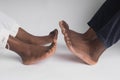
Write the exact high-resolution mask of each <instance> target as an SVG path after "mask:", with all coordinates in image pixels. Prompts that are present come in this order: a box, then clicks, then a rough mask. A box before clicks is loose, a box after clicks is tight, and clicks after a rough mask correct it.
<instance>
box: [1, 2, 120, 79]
mask: <svg viewBox="0 0 120 80" xmlns="http://www.w3.org/2000/svg"><path fill="white" fill-rule="evenodd" d="M104 1H105V0H0V11H3V12H4V13H6V14H7V15H9V16H11V17H12V18H14V19H15V20H16V21H17V22H19V24H20V25H21V27H22V28H24V29H25V30H26V31H28V32H30V33H32V34H34V35H39V36H43V35H48V34H49V32H50V31H52V30H53V29H55V28H57V29H58V31H59V36H58V46H57V50H56V52H55V55H53V56H52V57H50V58H48V59H46V60H43V61H41V62H39V63H38V64H34V65H30V66H26V65H23V64H22V63H21V59H20V57H19V56H18V55H17V54H16V53H14V52H12V51H8V50H2V49H1V50H0V80H120V69H119V68H120V64H119V63H120V53H119V51H120V50H119V47H120V45H119V44H120V43H119V42H118V44H115V45H114V46H112V47H110V48H109V49H107V50H106V51H105V52H104V54H103V55H102V56H101V57H100V59H99V62H98V63H97V64H96V65H93V66H88V65H85V64H82V63H81V61H80V60H79V59H78V58H77V57H75V56H74V55H73V54H72V53H71V52H70V51H69V50H68V48H67V47H66V45H65V42H64V39H63V35H62V34H61V31H60V28H59V25H58V22H59V21H60V20H65V21H67V22H68V24H69V25H70V28H71V29H73V30H75V31H77V32H85V31H86V30H87V29H88V28H89V27H88V25H87V22H88V21H89V20H90V19H91V18H92V16H93V15H94V14H95V12H96V11H97V10H98V9H99V7H100V6H101V5H102V4H103V3H104Z"/></svg>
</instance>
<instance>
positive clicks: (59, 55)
mask: <svg viewBox="0 0 120 80" xmlns="http://www.w3.org/2000/svg"><path fill="white" fill-rule="evenodd" d="M55 57H56V58H57V59H60V60H62V61H68V62H74V63H81V64H85V63H84V62H83V61H82V60H81V59H79V58H78V57H76V56H75V55H73V54H68V53H65V54H63V53H57V54H55Z"/></svg>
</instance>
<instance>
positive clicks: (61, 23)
mask: <svg viewBox="0 0 120 80" xmlns="http://www.w3.org/2000/svg"><path fill="white" fill-rule="evenodd" d="M59 26H60V28H61V30H62V33H63V34H64V32H65V31H66V30H69V26H68V24H67V23H66V22H65V21H63V20H62V21H60V22H59Z"/></svg>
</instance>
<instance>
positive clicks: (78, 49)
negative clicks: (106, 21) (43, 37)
mask: <svg viewBox="0 0 120 80" xmlns="http://www.w3.org/2000/svg"><path fill="white" fill-rule="evenodd" d="M59 25H60V28H61V30H62V33H63V35H64V39H65V42H66V45H67V46H68V48H69V49H70V51H71V52H73V53H74V54H75V55H76V56H77V57H79V58H80V59H82V60H83V61H84V62H85V63H87V64H90V65H93V64H95V63H96V62H97V61H98V59H99V57H100V55H101V54H102V53H103V51H104V50H105V47H104V45H103V43H102V42H101V41H100V40H99V39H98V38H95V39H94V40H93V39H91V40H89V39H88V38H85V37H84V36H82V35H80V34H79V33H77V32H75V31H72V30H70V29H69V26H68V25H67V24H66V22H65V21H61V22H60V23H59Z"/></svg>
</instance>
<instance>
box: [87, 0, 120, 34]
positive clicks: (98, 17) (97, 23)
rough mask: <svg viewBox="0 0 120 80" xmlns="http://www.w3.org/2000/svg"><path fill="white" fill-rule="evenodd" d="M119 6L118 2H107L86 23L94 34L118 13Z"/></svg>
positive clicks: (115, 0)
mask: <svg viewBox="0 0 120 80" xmlns="http://www.w3.org/2000/svg"><path fill="white" fill-rule="evenodd" d="M119 4H120V0H107V1H106V2H105V3H104V4H103V5H102V6H101V8H100V9H99V10H98V12H97V13H96V14H95V15H94V17H93V18H92V19H91V20H90V21H89V22H88V25H89V26H90V27H91V28H92V29H93V30H94V31H95V32H97V31H99V30H100V29H101V28H102V27H103V26H104V25H105V24H107V23H108V22H109V20H110V19H111V18H112V17H113V16H114V15H115V14H116V13H117V12H118V11H119V9H120V5H119Z"/></svg>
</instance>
